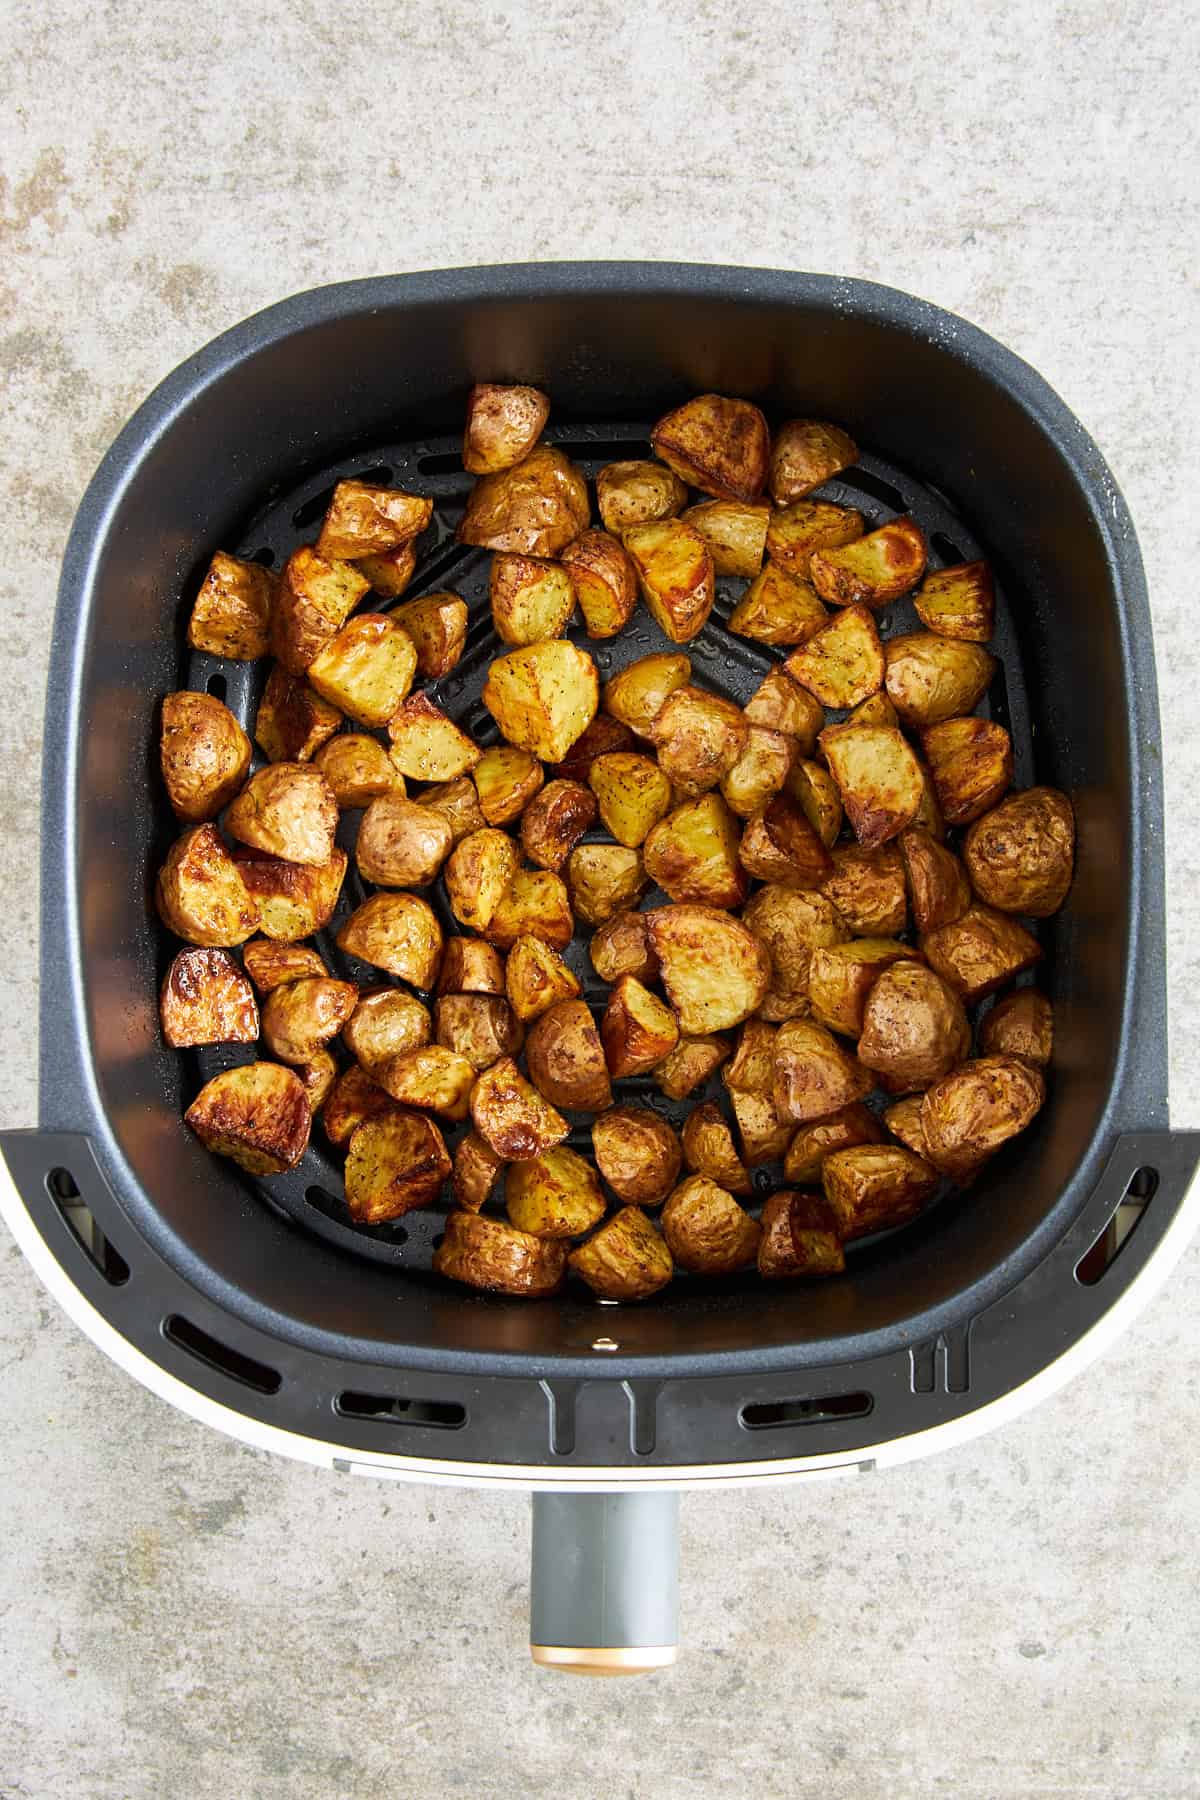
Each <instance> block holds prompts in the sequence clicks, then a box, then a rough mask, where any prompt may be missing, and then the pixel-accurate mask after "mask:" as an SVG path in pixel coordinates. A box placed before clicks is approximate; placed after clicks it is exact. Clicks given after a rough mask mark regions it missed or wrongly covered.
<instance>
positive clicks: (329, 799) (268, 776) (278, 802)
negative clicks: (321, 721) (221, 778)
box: [225, 763, 338, 868]
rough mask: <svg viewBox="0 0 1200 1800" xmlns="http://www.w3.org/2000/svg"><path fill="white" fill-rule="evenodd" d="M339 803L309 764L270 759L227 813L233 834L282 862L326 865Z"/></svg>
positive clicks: (317, 772) (321, 777)
mask: <svg viewBox="0 0 1200 1800" xmlns="http://www.w3.org/2000/svg"><path fill="white" fill-rule="evenodd" d="M337 822H338V807H337V801H336V800H335V799H334V797H333V793H332V791H331V789H330V787H329V783H328V782H327V781H326V780H325V777H324V776H323V775H322V774H321V771H320V770H319V769H314V768H313V766H312V764H311V763H271V764H270V766H269V767H268V768H265V769H260V770H259V772H258V774H257V775H252V776H251V777H250V780H249V781H248V782H247V783H246V785H245V787H244V788H243V789H242V791H241V793H240V794H239V795H238V797H237V799H236V800H235V801H234V802H233V805H232V806H231V807H230V808H229V811H228V812H227V813H226V815H225V823H226V825H227V826H228V828H229V833H230V836H231V837H235V838H237V839H238V840H239V842H241V843H243V844H249V845H250V847H251V849H253V850H262V851H264V852H265V853H266V855H267V856H278V857H280V858H281V859H282V860H283V861H284V862H294V863H305V864H307V865H308V866H309V867H311V868H322V867H323V866H324V865H325V864H326V863H328V861H329V859H330V858H331V856H332V855H333V851H334V842H333V834H334V832H335V831H336V830H337Z"/></svg>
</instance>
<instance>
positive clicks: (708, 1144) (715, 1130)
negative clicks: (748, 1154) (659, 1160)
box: [683, 1100, 754, 1194]
mask: <svg viewBox="0 0 1200 1800" xmlns="http://www.w3.org/2000/svg"><path fill="white" fill-rule="evenodd" d="M683 1157H684V1161H685V1162H686V1163H687V1166H688V1168H689V1169H691V1170H692V1171H693V1172H694V1173H695V1174H697V1175H707V1176H708V1178H709V1180H710V1181H715V1182H716V1183H717V1186H718V1187H723V1188H726V1189H728V1191H729V1192H730V1193H731V1194H752V1193H753V1192H754V1183H753V1182H752V1181H751V1179H750V1175H749V1171H748V1170H747V1168H746V1165H745V1164H744V1163H743V1161H742V1159H741V1157H740V1156H739V1155H738V1153H737V1150H736V1149H735V1148H734V1142H733V1132H732V1131H731V1130H730V1128H729V1124H728V1121H727V1120H726V1118H725V1115H724V1113H723V1112H722V1111H721V1109H720V1107H719V1106H718V1105H717V1104H716V1103H715V1101H712V1100H706V1101H705V1102H704V1104H703V1106H697V1107H695V1108H694V1109H693V1111H692V1112H690V1113H689V1114H688V1116H687V1119H686V1121H685V1122H684V1127H683Z"/></svg>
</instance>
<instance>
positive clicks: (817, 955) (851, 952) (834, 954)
mask: <svg viewBox="0 0 1200 1800" xmlns="http://www.w3.org/2000/svg"><path fill="white" fill-rule="evenodd" d="M917 954H918V953H917V952H916V951H915V950H914V949H913V948H912V946H911V944H902V943H900V942H899V940H898V939H896V938H855V939H853V940H852V941H851V942H850V943H848V944H832V945H830V946H829V947H828V948H825V949H818V950H814V951H812V953H811V955H810V957H809V964H808V998H809V1001H810V1002H811V1005H812V1012H813V1018H814V1019H816V1021H817V1023H818V1024H820V1025H827V1026H828V1027H829V1030H830V1031H840V1032H841V1033H842V1035H843V1036H844V1037H854V1038H856V1037H857V1036H858V1035H859V1033H860V1032H861V1031H862V1028H863V1008H864V1007H865V1006H866V1003H867V995H868V994H869V993H870V992H871V989H872V987H873V986H874V985H875V982H876V980H877V979H878V977H879V976H880V975H881V974H882V973H883V971H884V969H886V968H888V967H889V966H890V965H891V964H892V963H896V962H901V961H903V960H904V959H905V958H908V959H909V960H912V959H913V958H914V957H916V956H917ZM939 985H940V984H939ZM951 999H953V995H951ZM954 1004H955V1005H956V1006H957V1004H958V1002H957V1001H955V1002H954Z"/></svg>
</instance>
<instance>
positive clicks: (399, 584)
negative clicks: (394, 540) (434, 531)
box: [354, 542, 417, 600]
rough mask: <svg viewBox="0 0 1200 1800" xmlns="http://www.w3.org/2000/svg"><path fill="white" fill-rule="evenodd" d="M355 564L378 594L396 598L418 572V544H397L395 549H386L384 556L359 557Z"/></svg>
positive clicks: (392, 598) (391, 598)
mask: <svg viewBox="0 0 1200 1800" xmlns="http://www.w3.org/2000/svg"><path fill="white" fill-rule="evenodd" d="M354 566H355V568H356V569H357V570H358V572H359V574H360V575H364V576H365V577H366V579H367V580H368V581H369V582H370V584H371V586H372V587H373V588H374V590H375V592H376V593H377V594H383V595H385V596H386V597H387V598H388V599H390V600H396V599H398V598H399V596H400V595H401V594H402V593H403V592H404V590H405V589H406V588H407V586H408V584H409V582H410V581H411V580H412V578H413V576H414V575H415V574H416V572H417V546H416V544H415V543H412V542H409V543H407V544H397V546H396V548H395V549H394V550H385V551H384V553H383V555H382V556H360V557H357V558H356V559H355V563H354Z"/></svg>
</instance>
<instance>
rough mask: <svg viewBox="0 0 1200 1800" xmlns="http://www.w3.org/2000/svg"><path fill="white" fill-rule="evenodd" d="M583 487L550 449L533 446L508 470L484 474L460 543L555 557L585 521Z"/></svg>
mask: <svg viewBox="0 0 1200 1800" xmlns="http://www.w3.org/2000/svg"><path fill="white" fill-rule="evenodd" d="M590 510H591V509H590V507H589V504H588V491H587V482H586V481H585V480H584V478H583V476H582V475H581V474H580V472H579V470H578V469H577V468H576V467H575V464H574V463H573V462H571V461H570V459H569V458H568V457H566V456H564V455H563V453H562V451H561V450H557V449H555V447H554V445H553V444H538V445H537V446H536V447H535V448H534V449H533V450H531V451H530V452H529V454H528V456H525V457H523V458H522V459H521V461H520V462H519V463H516V464H514V465H513V466H512V467H511V468H505V469H500V470H498V471H497V472H496V473H495V474H491V475H484V476H483V477H482V479H481V480H479V481H477V482H476V483H475V486H474V487H473V488H472V490H471V493H470V495H469V497H468V499H467V507H466V511H465V512H464V513H463V516H462V521H461V523H460V524H459V527H458V534H457V535H458V539H459V542H460V543H463V544H478V545H480V546H481V548H483V549H484V550H512V551H515V552H516V553H517V554H518V555H520V556H557V555H558V553H559V551H560V550H565V549H566V547H567V545H568V544H569V543H570V542H571V541H572V539H573V538H577V537H578V536H579V534H580V532H581V531H583V530H584V529H585V528H586V526H587V522H588V514H589V512H590Z"/></svg>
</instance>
